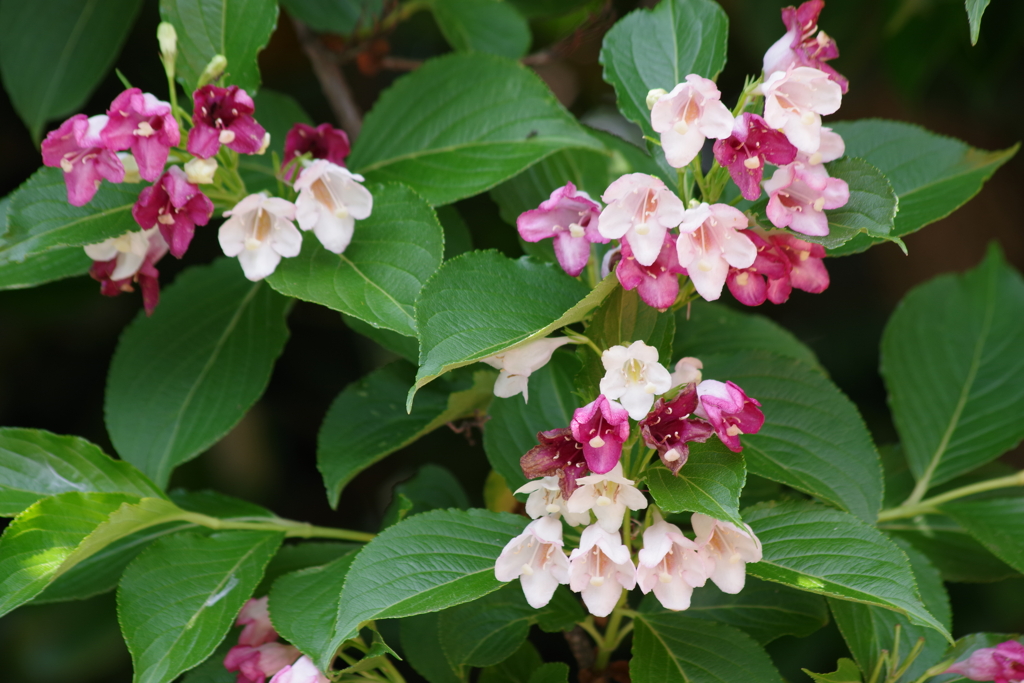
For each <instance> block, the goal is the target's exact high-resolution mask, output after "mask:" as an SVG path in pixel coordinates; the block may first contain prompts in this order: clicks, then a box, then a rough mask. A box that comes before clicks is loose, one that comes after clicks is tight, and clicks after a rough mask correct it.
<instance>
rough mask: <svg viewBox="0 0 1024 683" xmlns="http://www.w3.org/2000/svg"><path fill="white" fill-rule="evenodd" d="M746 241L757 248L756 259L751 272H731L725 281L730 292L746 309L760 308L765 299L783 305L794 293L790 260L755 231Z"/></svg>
mask: <svg viewBox="0 0 1024 683" xmlns="http://www.w3.org/2000/svg"><path fill="white" fill-rule="evenodd" d="M747 237H749V238H750V241H751V242H753V243H754V246H755V247H757V258H755V259H754V263H753V265H751V266H750V267H749V268H730V269H729V276H728V277H727V278H726V284H728V285H729V291H730V292H732V295H733V296H734V297H736V300H737V301H739V302H740V303H741V304H743V305H745V306H760V305H761V304H763V303H764V302H765V300H766V299H770V300H771V302H772V303H775V304H781V303H784V302H785V301H786V299H788V298H789V292H790V291H791V290H792V287H791V286H790V284H789V272H790V270H791V265H790V262H789V259H788V258H787V257H786V255H785V254H784V253H782V252H781V251H780V250H779V248H778V247H777V246H776V245H775V244H774V243H772V242H771V241H767V240H765V239H764V238H763V237H761V235H759V234H757V233H756V232H754V231H753V230H751V231H749V232H748V233H747ZM766 280H767V281H766ZM780 297H781V299H780Z"/></svg>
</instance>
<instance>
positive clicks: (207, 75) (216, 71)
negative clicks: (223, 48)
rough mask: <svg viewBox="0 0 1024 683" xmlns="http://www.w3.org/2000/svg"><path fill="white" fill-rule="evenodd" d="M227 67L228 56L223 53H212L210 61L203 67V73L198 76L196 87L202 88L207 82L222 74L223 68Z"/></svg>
mask: <svg viewBox="0 0 1024 683" xmlns="http://www.w3.org/2000/svg"><path fill="white" fill-rule="evenodd" d="M227 68H228V58H227V57H225V56H224V55H214V56H213V59H211V60H210V63H209V64H207V65H206V68H205V69H203V73H202V74H201V75H200V76H199V85H198V87H200V88H202V87H203V86H204V85H206V84H208V83H213V82H214V81H216V80H217V79H218V78H220V77H221V76H223V75H224V70H225V69H227Z"/></svg>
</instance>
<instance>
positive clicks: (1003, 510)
mask: <svg viewBox="0 0 1024 683" xmlns="http://www.w3.org/2000/svg"><path fill="white" fill-rule="evenodd" d="M941 510H942V512H944V513H946V514H947V515H949V516H950V517H952V518H953V519H955V520H956V521H957V522H959V523H960V524H961V525H962V526H963V527H964V528H965V529H967V531H969V532H970V534H971V535H972V536H974V537H975V538H976V539H978V540H979V541H981V543H982V545H984V546H985V547H986V548H988V550H990V551H991V552H992V554H993V555H995V556H996V557H998V558H999V559H1001V560H1002V561H1004V562H1006V563H1007V564H1008V565H1010V566H1011V567H1013V568H1014V569H1016V570H1017V571H1019V572H1021V571H1024V498H994V499H991V500H974V501H967V502H956V503H947V504H945V505H943V506H942V508H941Z"/></svg>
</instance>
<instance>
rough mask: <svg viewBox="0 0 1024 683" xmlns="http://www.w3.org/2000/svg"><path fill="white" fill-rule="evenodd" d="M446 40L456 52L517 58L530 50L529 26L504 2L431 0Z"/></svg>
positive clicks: (494, 0)
mask: <svg viewBox="0 0 1024 683" xmlns="http://www.w3.org/2000/svg"><path fill="white" fill-rule="evenodd" d="M430 8H431V9H432V10H433V11H434V19H435V20H436V21H437V26H438V28H440V29H441V33H443V34H444V37H445V40H447V41H448V44H449V45H451V46H452V47H453V48H454V49H455V50H457V51H459V52H487V53H490V54H492V55H498V56H501V57H508V58H509V59H519V58H520V57H522V56H523V55H525V54H526V51H527V50H529V49H530V27H529V25H528V24H527V23H526V19H524V18H523V15H521V14H520V13H519V12H518V11H516V8H515V6H513V5H512V3H510V2H505V1H504V0H432V2H431V3H430Z"/></svg>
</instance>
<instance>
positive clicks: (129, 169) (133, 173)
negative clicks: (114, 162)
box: [117, 152, 142, 183]
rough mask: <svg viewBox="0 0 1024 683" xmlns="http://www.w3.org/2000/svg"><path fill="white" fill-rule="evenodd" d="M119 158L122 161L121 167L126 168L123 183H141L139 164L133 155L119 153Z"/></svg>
mask: <svg viewBox="0 0 1024 683" xmlns="http://www.w3.org/2000/svg"><path fill="white" fill-rule="evenodd" d="M117 158H118V159H120V160H121V165H122V166H124V180H123V181H122V182H125V183H141V182H142V176H140V175H139V164H138V162H136V161H135V157H133V156H132V153H131V152H118V153H117Z"/></svg>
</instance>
